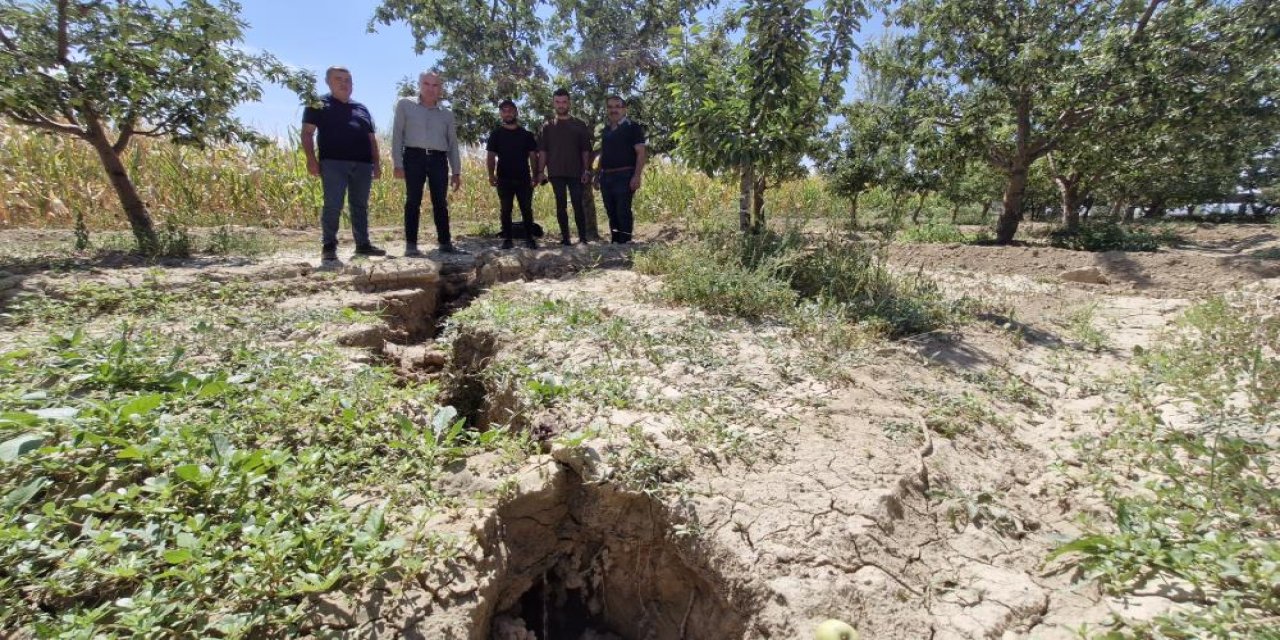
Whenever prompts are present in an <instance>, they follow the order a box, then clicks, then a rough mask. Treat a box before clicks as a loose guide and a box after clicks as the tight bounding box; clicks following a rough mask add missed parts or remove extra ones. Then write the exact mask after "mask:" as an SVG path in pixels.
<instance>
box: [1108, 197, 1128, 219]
mask: <svg viewBox="0 0 1280 640" xmlns="http://www.w3.org/2000/svg"><path fill="white" fill-rule="evenodd" d="M1127 207H1128V205H1127V204H1126V203H1125V201H1124V200H1116V201H1115V202H1113V203H1111V210H1110V211H1108V212H1107V218H1109V219H1111V220H1112V221H1115V220H1119V219H1120V215H1121V214H1122V213H1124V211H1125V209H1126V208H1127Z"/></svg>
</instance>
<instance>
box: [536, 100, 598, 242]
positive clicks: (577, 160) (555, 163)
mask: <svg viewBox="0 0 1280 640" xmlns="http://www.w3.org/2000/svg"><path fill="white" fill-rule="evenodd" d="M551 102H552V105H553V106H554V107H555V111H556V114H555V117H554V118H552V119H551V120H548V121H547V123H546V124H545V125H543V126H542V135H540V136H538V156H539V159H540V162H539V165H540V166H541V167H542V169H543V171H545V172H546V176H547V177H548V178H549V179H550V181H551V190H552V192H553V193H554V194H555V197H556V221H557V222H559V223H560V244H565V245H567V244H572V242H571V241H570V240H569V215H568V212H567V211H566V206H565V205H566V203H565V192H566V191H568V196H569V198H568V199H569V200H571V201H572V203H573V220H574V222H575V223H576V225H577V227H578V240H579V241H580V242H586V241H587V224H586V222H587V220H586V214H585V212H584V210H583V204H582V192H583V185H586V184H588V183H590V182H591V171H590V169H591V130H590V129H588V128H587V123H585V122H583V121H582V120H580V119H578V118H575V117H574V116H572V115H570V114H569V91H568V90H567V89H556V92H555V93H554V94H552V98H551Z"/></svg>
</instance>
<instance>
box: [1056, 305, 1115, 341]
mask: <svg viewBox="0 0 1280 640" xmlns="http://www.w3.org/2000/svg"><path fill="white" fill-rule="evenodd" d="M1097 315H1098V304H1097V303H1096V302H1095V303H1090V304H1087V305H1084V306H1082V307H1079V308H1077V309H1075V310H1073V311H1072V312H1071V313H1069V314H1068V315H1067V318H1066V328H1067V333H1068V334H1069V335H1070V336H1071V337H1072V339H1074V340H1075V341H1076V342H1079V343H1080V344H1081V345H1083V346H1084V348H1085V349H1088V350H1089V351H1094V352H1098V351H1103V350H1105V349H1106V348H1107V347H1108V346H1110V344H1111V339H1110V338H1108V337H1107V334H1106V332H1104V331H1103V330H1102V329H1099V328H1098V322H1097Z"/></svg>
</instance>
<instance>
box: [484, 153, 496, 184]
mask: <svg viewBox="0 0 1280 640" xmlns="http://www.w3.org/2000/svg"><path fill="white" fill-rule="evenodd" d="M484 166H485V168H486V169H488V170H489V184H490V185H493V186H495V187H496V186H498V174H497V169H498V154H496V153H494V152H492V151H490V152H489V153H488V154H487V155H485V158H484Z"/></svg>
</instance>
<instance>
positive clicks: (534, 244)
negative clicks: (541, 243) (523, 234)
mask: <svg viewBox="0 0 1280 640" xmlns="http://www.w3.org/2000/svg"><path fill="white" fill-rule="evenodd" d="M524 246H526V247H529V248H530V249H537V248H538V241H537V240H534V239H533V238H529V239H528V240H525V241H524Z"/></svg>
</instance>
